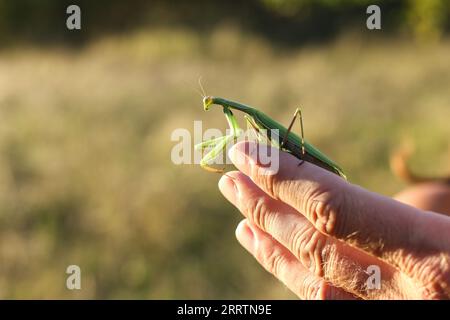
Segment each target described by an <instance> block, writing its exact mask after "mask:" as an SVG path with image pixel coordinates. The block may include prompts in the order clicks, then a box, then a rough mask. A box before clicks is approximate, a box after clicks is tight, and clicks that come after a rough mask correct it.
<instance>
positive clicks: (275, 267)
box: [256, 245, 286, 276]
mask: <svg viewBox="0 0 450 320" xmlns="http://www.w3.org/2000/svg"><path fill="white" fill-rule="evenodd" d="M256 255H257V256H256V258H257V259H258V260H259V261H260V263H261V264H262V265H263V266H264V268H265V269H266V270H267V271H269V272H270V273H272V274H273V275H275V276H279V275H280V274H281V272H282V270H283V268H284V265H285V263H286V261H285V258H284V257H283V255H282V254H281V252H280V251H279V250H277V249H276V248H274V247H273V246H269V245H263V246H261V247H260V248H259V250H258V251H257V253H256Z"/></svg>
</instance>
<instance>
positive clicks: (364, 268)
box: [219, 172, 409, 299]
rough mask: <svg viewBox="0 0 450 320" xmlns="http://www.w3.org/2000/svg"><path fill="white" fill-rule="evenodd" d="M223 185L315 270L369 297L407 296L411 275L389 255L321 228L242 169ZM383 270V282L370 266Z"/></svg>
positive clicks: (235, 200)
mask: <svg viewBox="0 0 450 320" xmlns="http://www.w3.org/2000/svg"><path fill="white" fill-rule="evenodd" d="M219 186H220V190H221V191H222V192H223V193H224V195H225V197H226V198H227V199H229V200H230V201H231V202H232V203H233V204H234V205H235V206H236V207H237V208H238V209H239V210H240V211H241V212H242V213H243V214H244V216H246V217H247V219H248V220H249V221H250V223H251V224H252V225H256V226H257V227H258V228H259V229H261V230H262V231H264V232H266V233H268V234H270V235H271V236H272V237H273V238H274V239H275V240H276V241H278V242H279V243H280V244H281V245H282V246H284V247H285V248H287V249H288V250H289V251H290V252H291V253H292V254H293V255H294V256H295V257H296V258H297V259H298V261H300V263H301V264H302V266H303V267H304V268H306V269H307V270H308V271H309V272H310V273H311V274H313V275H315V276H317V277H322V278H324V279H325V280H327V281H328V282H330V283H331V284H333V285H334V286H336V287H342V288H343V289H344V290H346V291H347V292H350V293H352V294H354V295H356V296H358V297H362V298H365V299H389V298H394V297H396V298H399V297H402V296H403V297H404V298H406V296H405V295H404V293H403V290H402V289H403V288H405V285H406V286H407V284H408V281H409V279H407V278H406V277H404V276H403V277H402V276H401V274H399V272H398V271H396V270H395V268H393V267H392V266H390V265H388V264H386V263H384V262H383V261H381V260H379V259H377V258H375V257H373V256H370V255H368V254H365V253H364V252H362V251H360V250H357V249H355V248H352V247H350V246H348V245H346V244H344V243H343V242H341V241H339V240H336V239H334V238H331V237H328V236H326V235H323V234H321V233H320V232H318V231H317V230H316V229H315V228H314V227H313V226H312V225H311V223H310V222H309V221H308V220H307V219H306V218H304V217H303V216H301V215H299V214H298V212H297V211H296V210H295V209H293V208H292V207H290V206H288V205H286V204H285V203H283V202H281V201H278V200H275V199H272V198H270V197H269V196H267V195H266V194H265V193H264V192H263V191H262V190H261V189H259V188H258V187H257V186H256V185H255V184H254V183H253V182H252V181H251V180H250V178H248V177H247V176H245V175H244V174H242V173H240V172H229V173H227V175H226V176H224V177H222V179H221V180H220V183H219ZM374 267H376V268H377V270H379V271H380V274H379V278H378V280H379V282H378V283H379V287H378V286H377V285H373V284H374V282H373V281H374V280H376V279H374V277H373V275H372V272H369V271H370V270H373V268H374Z"/></svg>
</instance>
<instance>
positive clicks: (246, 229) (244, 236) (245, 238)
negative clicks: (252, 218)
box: [236, 219, 255, 253]
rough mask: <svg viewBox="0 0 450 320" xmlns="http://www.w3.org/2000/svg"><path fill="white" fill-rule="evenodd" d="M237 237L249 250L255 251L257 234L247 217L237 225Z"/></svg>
mask: <svg viewBox="0 0 450 320" xmlns="http://www.w3.org/2000/svg"><path fill="white" fill-rule="evenodd" d="M236 238H237V239H238V241H239V243H240V244H241V245H242V246H243V247H244V248H245V249H246V250H247V251H249V252H250V253H253V251H254V247H255V234H254V232H253V230H252V228H251V227H250V226H249V224H248V221H247V219H245V220H242V221H241V222H240V223H239V225H238V226H237V228H236Z"/></svg>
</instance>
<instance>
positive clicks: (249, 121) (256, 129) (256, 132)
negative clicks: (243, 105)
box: [244, 115, 263, 142]
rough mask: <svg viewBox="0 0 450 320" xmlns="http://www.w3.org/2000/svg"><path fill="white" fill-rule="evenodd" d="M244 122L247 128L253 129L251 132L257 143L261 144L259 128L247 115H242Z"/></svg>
mask: <svg viewBox="0 0 450 320" xmlns="http://www.w3.org/2000/svg"><path fill="white" fill-rule="evenodd" d="M244 118H245V120H246V121H247V128H248V127H249V126H250V127H251V128H252V129H253V132H254V133H255V134H256V138H257V139H258V141H259V142H263V138H262V134H261V131H260V128H259V127H258V125H257V124H256V123H255V121H254V120H253V119H252V117H250V116H249V115H244Z"/></svg>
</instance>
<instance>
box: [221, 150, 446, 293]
mask: <svg viewBox="0 0 450 320" xmlns="http://www.w3.org/2000/svg"><path fill="white" fill-rule="evenodd" d="M252 150H255V144H254V143H253V142H241V143H239V144H237V145H235V146H234V147H233V148H232V149H231V150H230V158H231V159H232V161H233V163H234V164H235V166H236V167H237V168H238V169H239V171H233V172H228V173H227V174H225V175H224V176H223V177H222V178H221V180H220V182H219V188H220V190H221V192H222V193H223V194H224V196H225V197H226V198H227V199H228V200H229V201H230V202H231V203H232V204H234V205H235V206H236V207H237V208H238V209H239V211H240V212H241V213H242V214H243V215H244V217H245V219H244V220H243V221H242V222H241V223H240V224H239V225H238V227H237V230H236V236H237V239H238V241H239V242H240V243H241V244H242V246H243V247H244V248H245V249H247V250H248V251H249V252H250V254H252V255H253V256H254V257H255V258H256V259H257V261H258V262H259V263H260V264H261V265H262V266H263V267H264V268H265V269H267V270H268V271H269V272H270V273H272V274H273V275H274V276H275V277H277V278H278V279H279V280H281V281H282V282H283V283H284V284H285V285H286V286H287V287H288V288H289V289H290V290H292V291H293V292H294V293H295V294H296V295H298V297H300V298H301V299H449V298H450V217H449V216H447V215H448V214H450V203H449V201H450V200H449V199H450V191H449V189H448V187H447V186H445V185H438V184H423V185H418V186H413V187H411V188H410V189H407V190H405V191H404V192H402V193H400V194H399V195H397V196H396V197H395V198H394V199H391V198H388V197H385V196H382V195H379V194H376V193H373V192H370V191H367V190H365V189H363V188H361V187H359V186H356V185H353V184H350V183H348V182H347V181H345V180H343V179H342V178H340V177H338V176H337V175H334V174H332V173H329V172H327V171H325V170H323V169H320V168H318V167H317V166H314V165H312V164H310V163H308V162H303V163H301V164H300V163H299V160H298V159H296V158H295V157H293V156H291V155H289V154H287V153H281V154H280V169H279V170H278V172H276V173H274V174H271V173H270V172H268V171H267V168H266V167H263V166H261V165H260V164H259V163H258V161H257V153H255V152H253V151H252ZM268 173H269V174H268ZM433 211H435V212H433ZM437 212H441V213H442V214H441V213H437ZM369 266H377V267H378V268H379V270H380V276H381V283H380V287H379V288H377V287H373V286H372V287H370V286H369V285H368V278H369V276H370V275H371V274H372V273H370V272H369V270H371V269H370V268H369Z"/></svg>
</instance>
